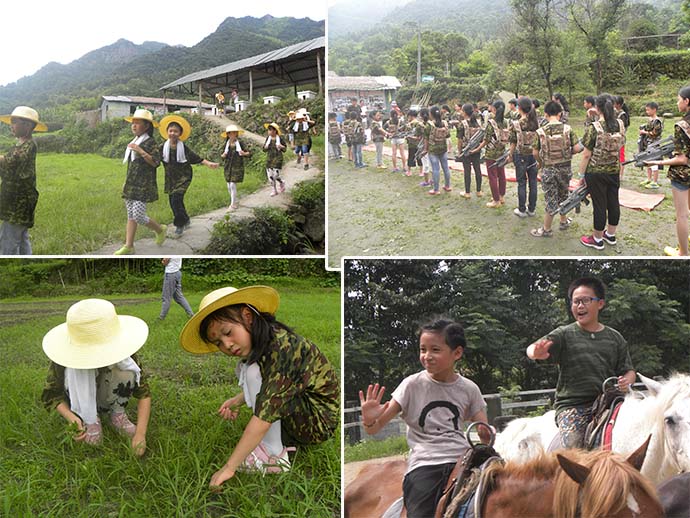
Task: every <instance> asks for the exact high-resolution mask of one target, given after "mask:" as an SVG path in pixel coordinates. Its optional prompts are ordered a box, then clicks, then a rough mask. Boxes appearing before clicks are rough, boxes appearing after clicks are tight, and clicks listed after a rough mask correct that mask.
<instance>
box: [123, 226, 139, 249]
mask: <svg viewBox="0 0 690 518" xmlns="http://www.w3.org/2000/svg"><path fill="white" fill-rule="evenodd" d="M136 235H137V222H136V220H133V219H128V220H127V230H126V233H125V246H127V248H133V247H134V236H136Z"/></svg>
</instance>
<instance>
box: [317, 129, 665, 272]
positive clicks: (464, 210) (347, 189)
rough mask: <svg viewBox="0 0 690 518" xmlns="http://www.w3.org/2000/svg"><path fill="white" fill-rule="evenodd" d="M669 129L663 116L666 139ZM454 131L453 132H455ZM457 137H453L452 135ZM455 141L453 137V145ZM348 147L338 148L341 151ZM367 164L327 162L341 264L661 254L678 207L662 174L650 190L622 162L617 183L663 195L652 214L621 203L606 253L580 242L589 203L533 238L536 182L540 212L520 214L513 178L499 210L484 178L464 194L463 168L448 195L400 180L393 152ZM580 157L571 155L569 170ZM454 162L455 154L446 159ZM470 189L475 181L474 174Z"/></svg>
mask: <svg viewBox="0 0 690 518" xmlns="http://www.w3.org/2000/svg"><path fill="white" fill-rule="evenodd" d="M643 121H644V119H643V118H641V117H633V118H632V122H631V125H630V127H629V128H628V135H627V144H626V156H627V158H632V155H633V153H634V152H636V151H637V146H636V141H637V130H638V127H639V125H640V124H641V123H642V122H643ZM570 122H571V125H572V127H573V128H574V130H575V133H576V134H577V136H578V137H582V136H583V134H584V131H583V124H582V119H577V118H575V119H573V120H571V121H570ZM672 131H673V122H672V121H671V120H670V119H667V120H666V121H665V124H664V136H666V135H669V134H671V133H672ZM453 133H454V132H453ZM453 138H454V137H453ZM454 145H455V142H454ZM345 151H346V148H345V147H344V146H343V152H345ZM364 155H365V156H364V162H365V163H366V164H368V167H367V168H365V169H354V168H353V167H352V163H351V162H348V161H346V160H342V161H337V162H336V161H332V160H331V161H329V169H328V195H329V198H328V206H329V207H328V236H329V239H328V261H329V265H330V266H332V267H336V268H338V267H339V266H340V258H341V257H342V256H361V255H366V256H380V255H384V256H385V255H397V256H432V255H453V256H455V255H463V256H602V255H609V256H619V255H623V256H628V255H630V256H641V255H649V256H659V255H662V254H663V248H664V246H666V245H675V244H676V232H675V211H674V208H673V201H672V197H671V188H670V185H669V180H668V179H667V178H666V171H662V172H660V175H659V176H660V183H661V188H660V189H659V190H657V191H651V190H647V189H644V188H641V187H639V186H638V183H639V181H640V180H641V179H642V178H643V175H644V178H646V173H643V172H642V171H641V170H640V169H638V168H635V167H634V166H633V165H632V164H630V165H628V166H627V167H626V174H625V176H624V179H623V182H622V187H624V188H626V189H630V190H636V191H640V192H645V193H651V192H656V193H660V194H664V195H665V196H666V198H665V199H664V200H663V201H662V202H661V204H660V205H658V206H657V207H656V208H655V209H654V210H652V211H651V212H644V211H639V210H632V209H627V208H624V207H622V208H621V222H620V226H619V230H618V233H617V235H618V238H619V239H618V241H619V243H618V245H617V246H616V247H609V246H607V247H606V248H605V249H604V250H603V251H598V250H593V249H590V248H586V247H584V246H582V245H581V244H580V243H579V238H580V236H581V235H585V234H589V233H591V229H592V208H591V205H590V206H589V207H583V209H582V212H581V214H579V215H575V213H574V211H573V212H571V213H570V214H569V216H571V217H573V219H574V223H573V225H572V227H571V228H570V229H569V230H568V231H565V232H560V231H558V230H556V231H555V232H554V236H553V237H552V238H550V239H544V238H534V237H532V236H531V235H530V234H529V231H530V229H532V228H537V227H539V226H540V225H541V223H542V221H543V210H544V195H543V191H542V190H541V186H539V195H538V200H537V216H536V217H533V218H524V219H520V218H518V217H516V216H515V215H513V209H514V208H515V207H517V183H515V182H508V185H507V192H506V197H505V198H506V204H505V206H503V207H501V208H499V209H488V208H486V207H485V206H484V205H485V203H486V202H487V201H488V200H489V199H490V196H489V193H490V191H489V183H488V179H487V178H486V177H484V178H483V182H482V190H483V191H484V193H485V196H484V197H483V198H477V197H475V196H474V193H473V196H472V198H471V199H465V198H463V197H462V193H463V192H464V190H465V189H464V180H463V175H462V172H461V171H454V172H452V179H451V185H452V186H453V188H454V190H453V192H451V193H442V195H441V196H428V195H426V191H427V190H428V188H423V187H420V186H419V182H420V178H419V177H418V176H416V175H415V176H412V177H405V176H402V175H400V174H392V173H391V172H390V164H391V159H390V157H386V156H384V163H385V164H386V165H388V166H389V169H387V170H381V169H376V168H375V165H376V161H375V157H374V153H367V152H365V153H364ZM580 157H581V155H575V157H574V159H573V171H574V172H575V173H577V167H578V164H579V161H580ZM451 160H452V157H451ZM472 186H473V189H474V178H473V179H472Z"/></svg>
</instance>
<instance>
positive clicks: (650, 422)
mask: <svg viewBox="0 0 690 518" xmlns="http://www.w3.org/2000/svg"><path fill="white" fill-rule="evenodd" d="M638 376H639V377H640V379H641V380H642V382H643V383H644V384H645V385H646V386H647V389H648V390H649V392H648V393H647V395H642V394H641V393H640V392H635V391H631V392H630V393H629V394H628V395H627V396H626V398H625V401H624V402H623V405H622V406H621V409H620V411H619V413H618V419H617V421H616V424H615V426H614V428H613V434H612V449H613V451H615V452H617V453H621V454H623V455H628V454H630V453H632V452H633V451H634V450H635V448H636V447H637V446H639V445H640V444H642V443H643V442H644V441H645V440H646V438H647V437H648V436H649V435H650V434H651V436H652V440H651V442H650V444H649V449H648V450H647V456H646V457H645V461H644V464H643V465H642V470H641V471H642V474H643V475H644V476H646V477H647V478H649V479H650V480H651V481H652V482H654V483H655V484H659V483H660V482H662V481H664V480H666V479H668V478H670V477H672V476H674V475H676V474H678V473H682V472H686V471H690V375H688V374H674V375H673V376H671V378H670V379H669V380H668V381H665V382H658V381H654V380H653V379H649V378H646V377H645V376H642V375H641V374H638ZM556 432H557V428H556V425H555V419H554V412H553V411H550V412H547V413H546V414H544V415H542V416H539V417H535V418H524V419H516V420H515V421H511V422H510V423H509V424H508V426H507V427H506V429H505V430H504V431H503V432H502V433H501V434H500V435H499V437H498V438H497V439H496V451H498V452H499V453H500V454H501V456H503V458H505V459H509V460H515V461H518V462H524V461H525V460H527V459H530V458H533V455H535V454H538V453H539V452H541V451H542V450H547V449H548V447H549V445H550V444H551V442H552V441H553V439H554V437H555V435H556Z"/></svg>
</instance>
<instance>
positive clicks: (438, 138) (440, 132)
mask: <svg viewBox="0 0 690 518" xmlns="http://www.w3.org/2000/svg"><path fill="white" fill-rule="evenodd" d="M429 127H430V128H431V131H430V132H429V147H433V146H440V145H441V144H443V146H445V145H446V139H447V138H448V137H450V131H449V130H448V126H447V125H446V123H445V122H444V123H443V125H442V126H441V127H440V128H439V127H438V126H436V124H434V123H433V122H430V123H429Z"/></svg>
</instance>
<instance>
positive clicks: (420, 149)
mask: <svg viewBox="0 0 690 518" xmlns="http://www.w3.org/2000/svg"><path fill="white" fill-rule="evenodd" d="M419 144H420V145H419V146H417V152H416V153H415V154H414V159H415V162H416V161H418V160H421V159H422V158H424V156H425V155H426V154H427V152H426V151H424V146H423V145H422V143H421V142H420V143H419Z"/></svg>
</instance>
